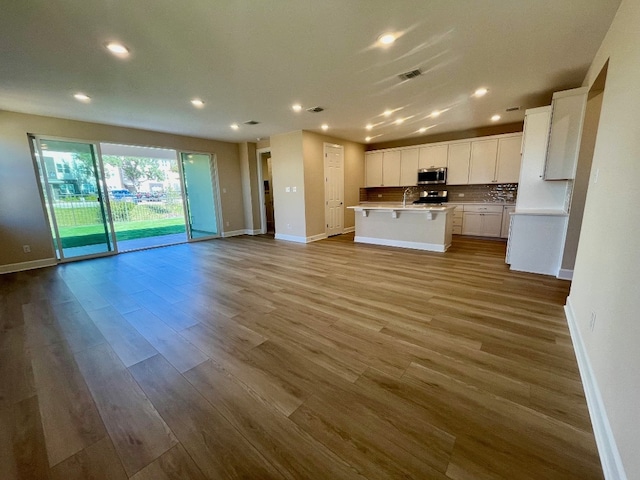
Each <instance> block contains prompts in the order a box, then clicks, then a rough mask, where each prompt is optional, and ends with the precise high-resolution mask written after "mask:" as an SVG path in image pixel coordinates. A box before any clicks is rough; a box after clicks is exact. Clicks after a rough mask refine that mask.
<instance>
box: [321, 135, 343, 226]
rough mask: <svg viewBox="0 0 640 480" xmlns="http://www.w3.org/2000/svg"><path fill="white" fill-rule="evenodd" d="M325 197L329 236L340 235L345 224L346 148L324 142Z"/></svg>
mask: <svg viewBox="0 0 640 480" xmlns="http://www.w3.org/2000/svg"><path fill="white" fill-rule="evenodd" d="M324 182H325V183H324V199H325V205H326V206H325V220H326V225H327V227H326V232H327V236H328V237H330V236H331V235H339V234H341V233H342V231H343V224H344V148H343V147H342V146H341V145H331V144H327V143H325V144H324Z"/></svg>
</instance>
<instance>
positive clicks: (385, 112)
mask: <svg viewBox="0 0 640 480" xmlns="http://www.w3.org/2000/svg"><path fill="white" fill-rule="evenodd" d="M392 113H393V111H392V110H385V111H384V113H383V115H384V116H385V117H388V116H389V115H391V114H392Z"/></svg>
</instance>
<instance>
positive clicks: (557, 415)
mask: <svg viewBox="0 0 640 480" xmlns="http://www.w3.org/2000/svg"><path fill="white" fill-rule="evenodd" d="M352 239H353V236H352V235H343V236H339V237H333V238H331V239H328V240H323V241H320V242H316V243H312V244H308V245H303V244H295V243H289V242H284V241H276V240H273V239H272V238H269V237H263V236H258V237H235V238H228V239H219V240H215V241H209V242H199V243H194V244H183V245H176V246H171V247H166V248H159V249H154V250H147V251H140V252H135V253H127V254H124V255H119V256H117V257H110V258H102V259H96V260H88V261H83V262H76V263H70V264H65V265H60V266H58V267H53V268H46V269H40V270H33V271H28V272H21V273H15V274H7V275H3V276H0V472H2V474H1V476H2V478H3V479H7V480H13V479H37V480H43V479H65V480H66V479H109V480H118V479H126V478H133V479H135V480H145V479H182V480H184V479H227V478H230V479H237V478H244V479H271V478H272V479H281V478H286V479H331V480H335V479H371V480H373V479H400V478H413V479H450V480H472V479H473V480H477V479H511V480H513V479H536V480H539V479H580V480H585V479H601V478H603V475H602V470H601V467H600V463H599V458H598V454H597V451H596V446H595V441H594V436H593V432H592V430H591V423H590V420H589V415H588V412H587V408H586V403H585V399H584V395H583V390H582V385H581V382H580V376H579V372H578V369H577V364H576V360H575V357H574V353H573V349H572V346H571V339H570V337H569V332H568V328H567V325H566V321H565V319H564V314H563V309H562V306H563V304H564V301H565V298H566V296H567V294H568V288H569V283H568V282H565V281H560V280H556V279H554V278H550V277H546V276H540V275H532V274H523V273H516V272H511V271H509V269H508V267H507V266H506V265H505V264H504V250H505V246H504V243H501V242H497V241H491V240H478V239H468V238H456V239H455V241H454V245H453V246H452V248H451V249H450V250H449V251H448V252H447V253H445V254H439V253H429V252H420V251H411V250H403V249H392V248H385V247H377V246H371V245H360V244H354V243H353V241H352Z"/></svg>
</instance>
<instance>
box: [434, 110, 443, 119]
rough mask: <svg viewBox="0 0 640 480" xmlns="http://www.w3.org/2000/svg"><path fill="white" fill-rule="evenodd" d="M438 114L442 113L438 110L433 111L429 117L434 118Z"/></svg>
mask: <svg viewBox="0 0 640 480" xmlns="http://www.w3.org/2000/svg"><path fill="white" fill-rule="evenodd" d="M440 113H442V112H440V111H439V110H434V111H433V112H431V116H432V117H434V118H435V117H437V116H438V115H440Z"/></svg>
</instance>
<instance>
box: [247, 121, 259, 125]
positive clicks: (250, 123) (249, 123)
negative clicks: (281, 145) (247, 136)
mask: <svg viewBox="0 0 640 480" xmlns="http://www.w3.org/2000/svg"><path fill="white" fill-rule="evenodd" d="M259 123H260V122H258V121H257V120H249V121H248V122H244V124H245V125H258V124H259Z"/></svg>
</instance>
